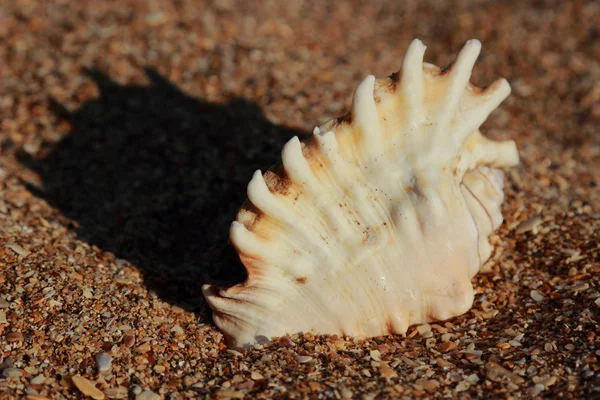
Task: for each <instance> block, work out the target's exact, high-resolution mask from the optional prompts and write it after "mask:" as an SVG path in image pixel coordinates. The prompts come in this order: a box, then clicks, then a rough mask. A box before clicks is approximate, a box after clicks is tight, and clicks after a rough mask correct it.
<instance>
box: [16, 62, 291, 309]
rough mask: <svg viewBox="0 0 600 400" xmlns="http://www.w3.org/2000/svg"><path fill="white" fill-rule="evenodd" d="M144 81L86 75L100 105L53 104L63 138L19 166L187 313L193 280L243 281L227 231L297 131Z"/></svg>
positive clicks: (43, 193)
mask: <svg viewBox="0 0 600 400" xmlns="http://www.w3.org/2000/svg"><path fill="white" fill-rule="evenodd" d="M146 73H147V76H148V77H149V79H150V84H149V85H147V86H133V85H128V86H121V85H119V84H117V83H115V82H114V81H112V80H111V79H110V78H108V77H107V76H105V75H104V74H102V73H100V72H98V71H87V75H88V76H90V77H91V78H92V79H93V80H94V81H95V83H96V84H97V85H98V87H99V89H100V95H99V97H98V98H96V99H94V100H92V101H88V102H86V103H85V104H84V105H83V106H82V107H81V108H79V109H78V110H77V111H76V112H74V113H70V112H69V111H67V110H66V109H65V108H64V107H63V106H62V105H60V104H56V103H55V104H54V105H55V107H54V108H55V110H56V114H57V119H58V121H59V122H60V121H62V122H63V124H64V122H67V123H68V124H70V127H71V128H70V133H69V134H68V136H66V137H65V138H64V139H63V140H61V141H60V142H59V143H57V144H52V145H50V151H49V152H48V154H47V155H46V156H44V157H43V158H42V159H33V158H31V157H29V156H26V155H24V156H21V160H22V162H23V163H25V164H26V165H27V166H29V167H30V168H32V169H33V170H35V171H36V172H37V173H38V174H40V176H41V177H42V179H43V187H44V188H43V189H40V188H36V187H33V186H31V185H30V186H29V188H30V190H32V192H34V193H35V194H36V195H38V196H40V197H43V198H44V199H46V200H47V201H48V202H49V203H50V204H51V205H52V206H54V207H56V208H58V209H59V210H60V211H61V213H62V214H63V215H65V216H66V217H68V218H70V219H72V220H74V221H76V223H77V227H76V228H75V229H76V232H77V234H78V236H79V237H80V238H81V239H82V240H85V241H86V242H87V243H89V244H90V245H96V246H98V247H99V248H100V249H101V250H104V251H110V252H112V253H114V254H115V256H116V257H118V258H120V259H124V260H127V261H129V262H131V263H132V264H133V265H134V266H136V267H138V268H140V270H141V272H142V273H143V276H144V280H145V282H146V284H147V285H148V286H149V288H150V289H151V290H154V291H155V292H156V293H157V294H158V295H159V296H160V297H161V298H162V299H163V300H165V301H168V302H170V303H171V304H176V305H178V306H180V307H183V308H186V309H192V310H197V309H198V308H199V307H201V306H202V305H203V304H204V302H203V298H202V292H201V285H202V284H203V283H205V282H207V281H212V282H217V283H218V282H227V283H236V282H241V281H243V280H244V279H245V270H244V269H243V267H242V265H241V263H240V262H239V260H238V258H237V256H236V254H235V252H234V251H233V249H232V248H231V247H230V246H229V245H228V244H227V243H228V230H229V224H230V223H231V221H233V220H234V219H235V215H236V212H237V210H238V208H239V207H240V205H241V204H242V202H243V201H244V199H245V197H246V185H247V183H248V181H249V180H250V178H251V176H252V173H253V172H254V171H255V170H256V169H259V168H260V169H262V170H263V171H264V170H265V169H266V168H268V167H269V166H270V165H272V164H274V163H276V162H278V160H279V156H280V151H281V148H282V146H283V144H284V143H285V141H287V140H288V139H289V138H291V137H292V136H294V135H298V134H301V133H302V132H299V131H297V130H293V129H289V128H285V127H281V126H277V125H274V124H272V123H271V122H269V121H267V120H266V119H265V117H264V115H263V113H262V111H261V109H260V107H259V106H258V105H256V104H255V103H251V102H248V101H246V100H243V99H234V100H232V101H230V102H228V103H225V104H213V103H208V102H205V101H202V100H200V99H196V98H193V97H190V96H189V95H186V94H184V93H183V92H182V91H180V90H179V89H178V88H177V87H176V86H175V85H173V84H172V83H171V82H169V81H167V80H166V79H165V78H163V77H161V76H160V75H159V74H158V73H157V72H156V71H154V70H151V69H148V70H146Z"/></svg>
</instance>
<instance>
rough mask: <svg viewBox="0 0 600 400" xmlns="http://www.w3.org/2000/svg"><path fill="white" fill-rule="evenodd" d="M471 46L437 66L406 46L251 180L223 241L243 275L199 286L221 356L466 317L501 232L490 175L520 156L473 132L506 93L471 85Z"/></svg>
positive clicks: (501, 87)
mask: <svg viewBox="0 0 600 400" xmlns="http://www.w3.org/2000/svg"><path fill="white" fill-rule="evenodd" d="M480 48H481V44H480V42H479V41H477V40H471V41H469V42H467V44H466V45H465V46H464V47H463V49H462V50H461V52H460V54H459V55H458V57H457V59H456V60H455V61H454V62H453V63H452V65H451V66H450V67H448V68H447V69H443V70H442V69H440V68H438V67H436V66H433V65H431V64H427V63H423V55H424V52H425V46H424V45H423V44H422V43H421V42H420V41H419V40H414V41H413V42H412V43H411V45H410V46H409V48H408V51H407V53H406V55H405V58H404V61H403V63H402V68H401V69H400V71H399V72H398V73H396V74H393V75H392V76H390V77H387V78H382V79H379V80H376V79H375V78H374V77H373V76H368V77H366V78H365V79H364V80H363V81H362V82H361V83H360V84H359V85H358V87H357V89H356V91H355V93H354V98H353V104H352V110H351V111H350V112H349V113H348V114H347V115H346V116H345V117H343V118H340V119H336V120H332V121H329V122H328V123H325V124H324V125H323V126H321V127H319V128H315V131H314V134H313V136H312V137H311V138H310V139H308V140H306V141H305V142H303V143H302V142H301V141H300V140H298V138H296V137H295V138H293V139H291V140H290V141H289V142H288V143H287V144H286V145H285V146H284V148H283V152H282V164H281V165H279V166H276V167H274V168H272V169H271V170H269V171H267V172H266V173H265V174H264V175H263V174H262V173H261V172H260V171H256V173H255V174H254V176H253V178H252V180H251V181H250V183H249V185H248V190H247V192H248V201H247V202H246V203H245V204H244V205H243V206H242V209H241V210H240V211H239V213H238V215H237V220H236V221H234V222H233V223H232V225H231V232H230V239H231V242H232V244H233V246H234V247H235V249H236V251H237V252H238V253H239V256H240V259H241V261H242V263H243V264H244V266H245V267H246V269H247V271H248V278H247V280H246V282H244V283H242V284H239V285H236V286H233V287H230V288H219V287H215V286H212V285H205V286H204V288H203V289H204V295H205V297H206V299H207V301H208V303H209V305H210V306H211V308H212V309H213V311H214V314H213V317H214V321H215V323H216V325H217V326H218V327H219V328H220V329H221V330H222V331H223V332H224V333H225V335H226V338H227V340H228V344H229V345H230V346H232V347H237V348H244V347H249V346H251V345H253V344H254V343H259V342H264V341H268V340H270V338H272V337H274V336H283V335H286V334H293V333H298V332H309V331H310V332H313V333H318V334H339V335H349V336H354V337H373V336H381V335H386V334H401V333H404V332H406V330H407V329H408V327H409V326H410V325H412V324H417V323H425V322H429V321H434V320H445V319H448V318H450V317H453V316H457V315H460V314H462V313H464V312H466V311H467V310H469V308H470V307H471V305H472V303H473V287H472V284H471V278H472V277H473V276H474V275H475V274H476V273H477V272H478V271H479V268H480V267H481V265H482V264H483V263H484V262H485V261H486V260H487V259H488V258H489V256H490V253H491V247H490V244H489V242H488V236H489V235H490V233H492V232H493V231H494V230H495V229H496V228H497V227H498V226H499V225H500V224H501V223H502V214H501V211H500V206H501V203H502V201H503V189H502V187H503V173H502V171H501V169H500V168H504V167H510V166H513V165H516V164H517V163H518V159H519V158H518V154H517V150H516V146H515V143H514V142H513V141H505V142H496V141H492V140H489V139H487V138H486V137H484V136H483V135H482V134H481V133H480V131H479V127H480V125H481V124H482V123H483V122H484V121H485V119H486V118H487V116H488V115H489V114H490V113H491V112H492V111H493V110H494V109H495V108H496V107H497V106H498V105H499V104H500V103H501V102H502V101H503V100H504V99H505V98H506V96H508V94H509V93H510V87H509V85H508V83H507V82H506V80H504V79H500V80H498V81H496V82H494V83H493V84H491V85H490V86H488V87H487V88H485V89H480V88H477V87H475V86H473V85H472V84H471V83H469V78H470V75H471V71H472V68H473V66H474V64H475V60H476V58H477V56H478V54H479V51H480Z"/></svg>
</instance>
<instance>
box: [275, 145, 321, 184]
mask: <svg viewBox="0 0 600 400" xmlns="http://www.w3.org/2000/svg"><path fill="white" fill-rule="evenodd" d="M281 160H282V162H283V167H284V168H285V172H286V174H287V175H288V177H289V178H290V179H291V180H292V182H294V183H296V184H299V185H302V186H305V187H307V188H309V189H310V188H312V189H315V185H316V182H315V176H314V175H313V172H312V170H311V168H310V165H308V162H307V161H306V158H304V154H302V143H300V139H298V136H294V137H293V138H291V139H290V140H289V141H288V142H287V143H286V144H285V145H284V146H283V151H282V152H281Z"/></svg>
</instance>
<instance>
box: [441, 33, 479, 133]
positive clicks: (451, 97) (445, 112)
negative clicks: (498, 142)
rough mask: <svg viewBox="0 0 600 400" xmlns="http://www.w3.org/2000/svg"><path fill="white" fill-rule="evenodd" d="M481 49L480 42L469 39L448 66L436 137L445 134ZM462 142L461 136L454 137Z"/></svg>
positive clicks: (459, 103) (458, 105)
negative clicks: (445, 88)
mask: <svg viewBox="0 0 600 400" xmlns="http://www.w3.org/2000/svg"><path fill="white" fill-rule="evenodd" d="M480 51H481V42H480V41H479V40H477V39H472V40H469V41H468V42H467V43H466V44H465V45H464V46H463V48H462V50H461V51H460V53H459V54H458V57H456V60H454V62H453V63H452V65H450V66H449V67H448V70H447V71H448V74H447V77H448V79H449V80H450V82H449V84H448V89H447V92H446V95H445V96H444V98H443V99H442V104H441V109H440V115H439V119H438V123H437V137H438V138H439V139H441V137H440V136H441V135H445V134H446V132H447V129H448V126H449V125H450V123H451V121H452V119H453V118H454V116H455V114H456V112H457V111H458V109H459V107H460V105H461V101H460V100H461V98H462V97H463V94H464V93H465V89H466V88H467V85H468V84H469V78H470V77H471V72H472V71H473V67H474V66H475V61H477V57H478V56H479V52H480ZM456 140H459V143H462V140H464V137H463V138H456Z"/></svg>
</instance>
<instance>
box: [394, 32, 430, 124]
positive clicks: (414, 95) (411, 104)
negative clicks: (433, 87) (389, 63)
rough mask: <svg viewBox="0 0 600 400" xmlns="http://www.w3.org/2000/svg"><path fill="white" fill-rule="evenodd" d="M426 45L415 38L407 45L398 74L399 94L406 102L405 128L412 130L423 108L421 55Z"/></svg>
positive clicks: (423, 53)
mask: <svg viewBox="0 0 600 400" xmlns="http://www.w3.org/2000/svg"><path fill="white" fill-rule="evenodd" d="M426 48H427V47H426V46H425V45H424V44H423V43H422V42H421V41H420V40H419V39H415V40H413V41H412V42H411V43H410V46H408V50H407V51H406V55H405V56H404V60H403V61H402V69H401V73H400V74H398V75H399V76H400V85H401V86H400V87H401V96H402V97H403V98H404V99H405V102H406V105H405V107H406V115H405V118H404V120H405V121H406V125H407V130H409V131H413V130H414V129H416V126H417V125H418V124H419V123H420V120H421V117H420V115H421V111H422V110H423V105H422V101H423V56H424V55H425V49H426Z"/></svg>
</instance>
